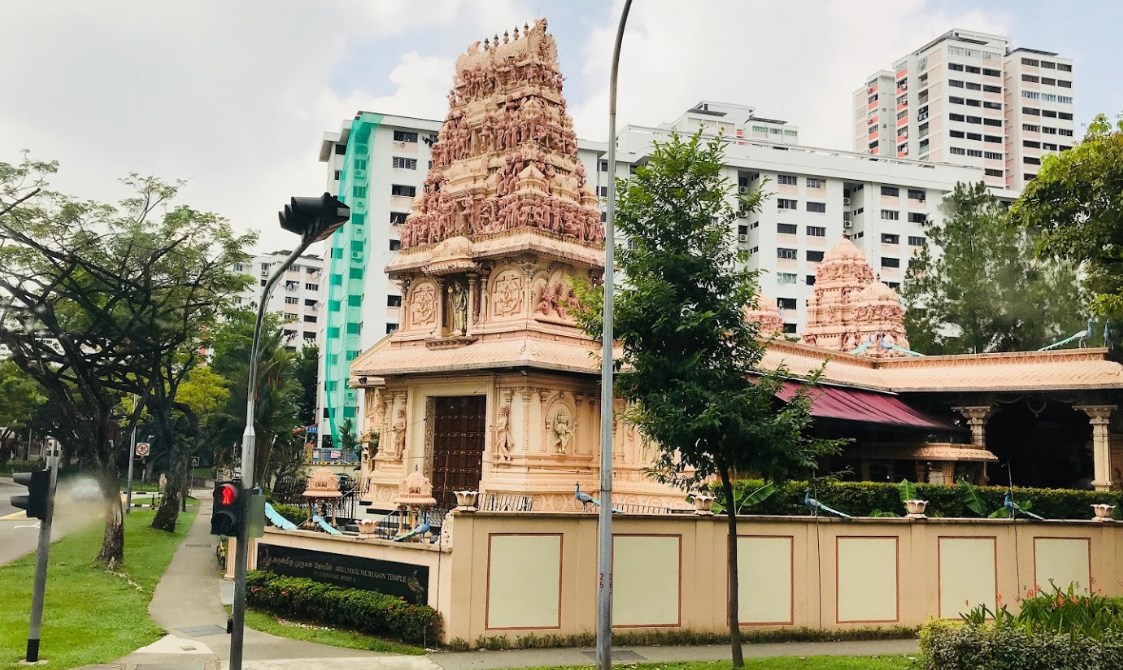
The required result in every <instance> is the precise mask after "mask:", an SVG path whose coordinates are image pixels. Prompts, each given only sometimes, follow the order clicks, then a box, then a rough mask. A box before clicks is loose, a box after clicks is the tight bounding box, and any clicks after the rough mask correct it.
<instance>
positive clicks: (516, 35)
mask: <svg viewBox="0 0 1123 670" xmlns="http://www.w3.org/2000/svg"><path fill="white" fill-rule="evenodd" d="M514 39H516V40H517V39H519V27H518V26H515V37H514Z"/></svg>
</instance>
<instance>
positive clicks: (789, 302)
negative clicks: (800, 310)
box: [776, 298, 798, 309]
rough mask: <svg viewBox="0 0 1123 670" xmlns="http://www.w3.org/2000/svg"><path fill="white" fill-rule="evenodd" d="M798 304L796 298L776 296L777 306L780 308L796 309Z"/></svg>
mask: <svg viewBox="0 0 1123 670" xmlns="http://www.w3.org/2000/svg"><path fill="white" fill-rule="evenodd" d="M797 304H798V303H797V302H796V299H795V298H776V306H777V307H779V308H780V309H795V308H796V305H797Z"/></svg>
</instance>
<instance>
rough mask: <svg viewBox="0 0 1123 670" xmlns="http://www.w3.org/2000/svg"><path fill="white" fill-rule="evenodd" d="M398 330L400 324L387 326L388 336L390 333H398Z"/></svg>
mask: <svg viewBox="0 0 1123 670" xmlns="http://www.w3.org/2000/svg"><path fill="white" fill-rule="evenodd" d="M397 329H398V324H396V323H388V324H386V334H387V335H389V334H390V333H393V332H394V331H396V330H397Z"/></svg>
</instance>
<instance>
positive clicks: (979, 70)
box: [964, 65, 983, 74]
mask: <svg viewBox="0 0 1123 670" xmlns="http://www.w3.org/2000/svg"><path fill="white" fill-rule="evenodd" d="M964 69H965V70H967V72H969V73H971V74H980V73H982V71H983V70H982V68H979V67H976V66H974V65H967V66H966V67H965V68H964Z"/></svg>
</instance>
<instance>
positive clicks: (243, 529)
mask: <svg viewBox="0 0 1123 670" xmlns="http://www.w3.org/2000/svg"><path fill="white" fill-rule="evenodd" d="M350 216H351V210H350V208H349V207H347V205H344V204H343V203H342V202H340V201H339V200H338V199H336V198H335V197H333V196H332V195H331V194H330V193H325V194H323V196H320V197H318V198H292V201H291V203H290V204H289V205H285V209H284V211H283V212H281V214H280V220H281V227H282V228H284V229H285V230H287V231H289V232H292V233H296V234H298V235H300V245H299V246H298V247H297V248H296V249H295V250H293V252H292V253H291V254H289V255H288V258H286V259H285V260H284V262H283V263H281V265H280V266H279V267H278V268H277V269H276V270H274V271H273V274H272V275H270V276H269V279H268V280H267V281H266V282H265V288H264V290H263V291H262V294H261V299H260V300H259V301H258V305H257V320H256V321H255V322H254V327H253V344H252V345H251V346H250V374H249V381H248V389H247V392H246V428H245V430H244V431H243V433H242V459H241V479H242V482H243V487H242V488H243V490H244V491H246V492H247V493H249V491H250V490H251V489H252V488H253V486H254V462H253V459H254V447H255V441H256V438H257V434H256V433H255V432H254V425H253V424H254V409H255V404H256V400H257V366H258V357H259V354H260V347H261V328H262V325H263V324H264V323H265V309H266V305H267V304H268V302H269V295H270V294H271V293H272V292H273V287H274V286H275V285H276V284H277V280H278V279H280V278H281V275H283V274H284V273H285V271H286V270H288V269H289V266H291V265H292V264H293V263H294V262H295V261H296V259H297V258H299V257H300V254H302V253H304V252H305V250H307V249H308V247H309V246H311V245H312V243H314V242H319V241H321V240H325V239H327V238H328V237H330V236H331V234H332V233H334V232H335V231H336V229H337V228H339V227H340V226H342V225H343V223H344V222H345V221H347V219H349V218H350ZM249 499H250V496H249V495H243V496H240V497H239V500H238V504H239V505H241V506H242V514H241V518H242V519H243V520H244V519H246V517H247V513H248V510H249ZM236 549H237V550H236V552H235V554H234V606H233V608H232V609H233V612H232V619H233V621H232V625H231V631H230V668H231V670H242V648H243V642H244V638H245V621H246V570H247V568H248V566H249V524H247V523H245V522H244V521H243V522H242V523H240V524H238V536H237V548H236Z"/></svg>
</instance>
